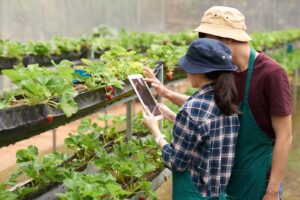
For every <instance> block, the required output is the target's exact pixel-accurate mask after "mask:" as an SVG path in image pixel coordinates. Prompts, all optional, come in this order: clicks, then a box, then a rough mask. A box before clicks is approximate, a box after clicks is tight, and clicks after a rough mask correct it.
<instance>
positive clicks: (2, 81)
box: [0, 74, 4, 94]
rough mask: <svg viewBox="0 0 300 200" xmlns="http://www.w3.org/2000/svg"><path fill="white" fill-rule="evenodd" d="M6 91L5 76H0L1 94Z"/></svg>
mask: <svg viewBox="0 0 300 200" xmlns="http://www.w3.org/2000/svg"><path fill="white" fill-rule="evenodd" d="M3 91H4V78H3V75H2V74H0V94H1V93H2V92H3Z"/></svg>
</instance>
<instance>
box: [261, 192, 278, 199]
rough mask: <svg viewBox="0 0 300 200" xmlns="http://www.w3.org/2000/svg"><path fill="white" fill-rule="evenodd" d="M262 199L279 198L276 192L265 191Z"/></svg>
mask: <svg viewBox="0 0 300 200" xmlns="http://www.w3.org/2000/svg"><path fill="white" fill-rule="evenodd" d="M263 200H280V199H279V194H278V192H273V193H271V192H267V193H266V194H265V196H264V198H263Z"/></svg>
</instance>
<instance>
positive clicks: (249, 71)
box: [244, 47, 255, 102]
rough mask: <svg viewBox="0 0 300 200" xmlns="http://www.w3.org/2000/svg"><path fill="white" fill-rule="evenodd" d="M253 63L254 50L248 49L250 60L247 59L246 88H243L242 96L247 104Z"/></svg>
mask: <svg viewBox="0 0 300 200" xmlns="http://www.w3.org/2000/svg"><path fill="white" fill-rule="evenodd" d="M254 63H255V50H254V49H253V48H252V47H250V58H249V64H248V72H247V79H246V87H245V94H244V101H247V102H248V94H249V88H250V83H251V78H252V72H253V68H254Z"/></svg>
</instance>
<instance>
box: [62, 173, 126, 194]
mask: <svg viewBox="0 0 300 200" xmlns="http://www.w3.org/2000/svg"><path fill="white" fill-rule="evenodd" d="M64 185H65V186H66V187H67V192H65V193H62V194H57V196H58V197H59V199H61V200H69V199H86V200H88V199H124V198H122V197H124V196H125V195H128V194H129V193H128V192H126V191H125V190H123V189H122V187H121V186H120V185H119V184H117V183H116V181H115V178H114V177H113V176H112V175H111V174H109V173H106V172H101V173H98V174H84V173H78V172H74V173H73V174H72V177H71V178H68V179H65V180H64Z"/></svg>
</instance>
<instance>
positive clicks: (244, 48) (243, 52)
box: [233, 44, 259, 72]
mask: <svg viewBox="0 0 300 200" xmlns="http://www.w3.org/2000/svg"><path fill="white" fill-rule="evenodd" d="M258 54H259V53H258V52H255V58H256V57H257V56H258ZM249 57H250V46H249V45H248V44H240V45H239V46H238V47H237V48H236V51H235V54H234V56H233V62H234V64H236V65H237V67H238V71H237V72H243V71H245V70H247V69H248V64H249Z"/></svg>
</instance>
